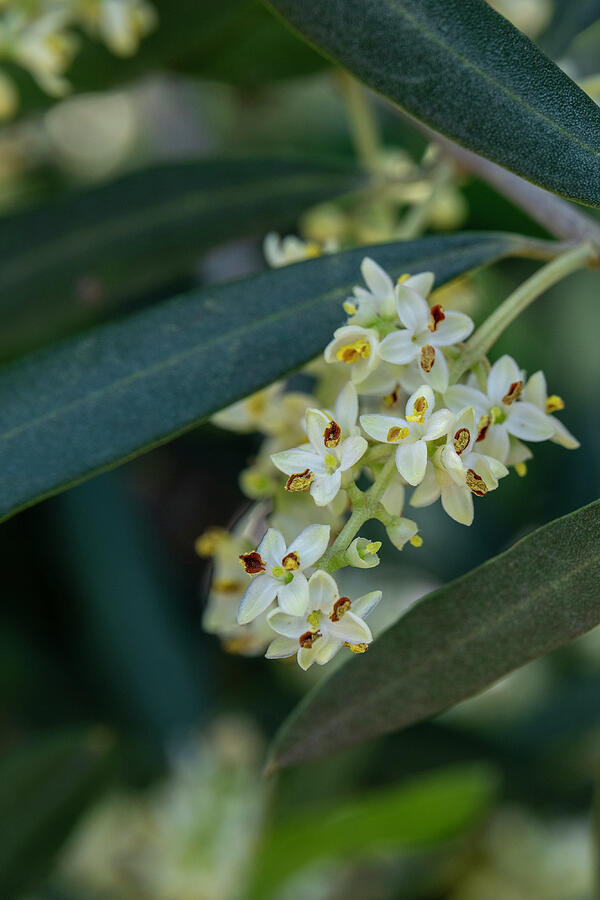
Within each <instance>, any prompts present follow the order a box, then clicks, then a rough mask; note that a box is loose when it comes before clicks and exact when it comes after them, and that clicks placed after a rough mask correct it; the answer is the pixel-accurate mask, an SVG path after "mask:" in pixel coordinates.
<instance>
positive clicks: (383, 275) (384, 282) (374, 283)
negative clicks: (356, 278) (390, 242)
mask: <svg viewBox="0 0 600 900" xmlns="http://www.w3.org/2000/svg"><path fill="white" fill-rule="evenodd" d="M360 271H361V273H362V277H363V278H364V280H365V284H366V285H367V287H368V288H369V290H370V291H371V293H373V294H375V296H376V297H378V298H381V299H382V300H383V299H385V298H386V297H388V296H389V295H393V293H394V284H393V282H392V279H391V278H390V276H389V275H388V274H387V272H385V271H384V270H383V269H382V268H381V266H380V265H378V264H377V263H376V262H375V260H374V259H371V258H370V257H369V256H365V258H364V259H363V261H362V263H361V265H360Z"/></svg>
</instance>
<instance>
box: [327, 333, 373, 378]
mask: <svg viewBox="0 0 600 900" xmlns="http://www.w3.org/2000/svg"><path fill="white" fill-rule="evenodd" d="M378 347H379V336H378V334H377V332H376V331H375V329H374V328H362V327H361V326H360V325H343V326H342V328H337V329H336V330H335V331H334V332H333V340H332V341H330V343H329V344H328V345H327V346H326V347H325V353H324V356H325V362H328V363H335V362H341V363H345V364H346V365H347V366H350V367H351V377H352V381H353V382H354V383H355V384H360V382H361V381H364V380H365V379H366V378H368V376H369V375H371V373H372V372H373V371H374V370H375V368H376V367H377V366H378V365H379V356H378Z"/></svg>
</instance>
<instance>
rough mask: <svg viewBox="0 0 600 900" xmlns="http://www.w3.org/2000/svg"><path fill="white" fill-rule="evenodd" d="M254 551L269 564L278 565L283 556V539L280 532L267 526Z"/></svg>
mask: <svg viewBox="0 0 600 900" xmlns="http://www.w3.org/2000/svg"><path fill="white" fill-rule="evenodd" d="M256 552H257V553H259V554H260V555H261V556H262V558H263V559H264V560H265V562H266V563H267V564H268V565H269V566H280V565H281V560H282V559H283V557H284V556H285V541H284V539H283V535H282V534H281V532H280V531H277V529H275V528H268V529H267V531H266V533H265V535H264V537H263V539H262V541H261V542H260V544H259V545H258V547H257V548H256Z"/></svg>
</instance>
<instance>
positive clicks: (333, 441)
mask: <svg viewBox="0 0 600 900" xmlns="http://www.w3.org/2000/svg"><path fill="white" fill-rule="evenodd" d="M341 438H342V429H341V428H340V426H339V425H338V423H337V422H334V421H333V419H332V420H331V422H330V423H329V425H328V426H327V428H326V429H325V431H324V432H323V443H324V444H325V446H326V447H337V445H338V444H339V442H340V440H341Z"/></svg>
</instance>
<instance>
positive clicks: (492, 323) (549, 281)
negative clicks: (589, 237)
mask: <svg viewBox="0 0 600 900" xmlns="http://www.w3.org/2000/svg"><path fill="white" fill-rule="evenodd" d="M596 256H597V251H596V249H595V248H594V245H593V244H592V243H591V242H588V241H586V242H585V243H583V244H579V245H578V246H577V247H574V248H573V249H572V250H568V251H567V252H566V253H562V254H561V255H560V256H557V257H556V259H553V260H552V262H549V263H548V264H547V265H546V266H542V268H541V269H538V271H537V272H536V273H535V274H534V275H532V276H531V278H528V279H527V281H524V282H523V284H521V285H519V287H518V288H517V289H516V291H513V293H512V294H511V295H510V296H509V297H507V298H506V300H505V301H504V302H503V303H501V304H500V306H499V307H498V308H497V309H496V310H494V312H493V313H492V314H491V316H489V317H488V318H487V319H486V320H485V322H484V323H483V325H481V326H480V327H479V328H478V329H477V331H476V332H475V334H474V335H473V336H472V337H471V338H470V339H469V340H468V341H467V343H466V345H465V349H464V351H463V352H462V353H461V355H460V356H459V358H458V359H457V360H455V361H454V362H453V363H451V364H450V383H451V384H452V383H454V382H456V381H458V379H459V378H460V377H461V375H463V374H464V373H465V372H466V371H467V370H468V369H471V368H472V367H473V365H474V364H475V363H477V362H478V361H479V360H481V359H483V357H484V356H485V355H486V354H487V352H488V350H489V349H490V347H491V346H492V344H493V343H494V342H495V341H496V340H497V339H498V338H499V337H500V335H501V334H502V332H503V331H504V330H505V329H506V328H508V326H509V325H510V324H511V322H513V321H514V320H515V319H516V318H517V316H518V315H520V314H521V313H522V312H523V311H524V310H525V309H527V307H528V306H529V304H530V303H533V301H534V300H535V299H537V297H539V296H540V294H543V293H544V291H546V290H548V288H550V287H552V285H553V284H556V283H557V282H558V281H561V279H563V278H565V277H566V276H567V275H570V274H571V272H575V271H577V269H582V268H584V267H585V266H586V265H588V263H590V262H592V261H593V260H595V259H596Z"/></svg>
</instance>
